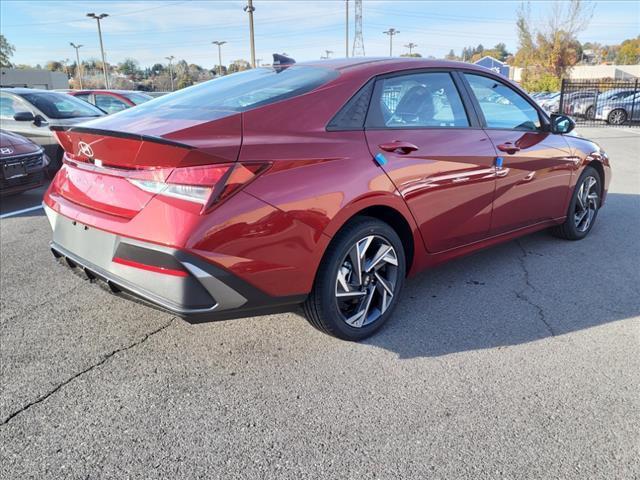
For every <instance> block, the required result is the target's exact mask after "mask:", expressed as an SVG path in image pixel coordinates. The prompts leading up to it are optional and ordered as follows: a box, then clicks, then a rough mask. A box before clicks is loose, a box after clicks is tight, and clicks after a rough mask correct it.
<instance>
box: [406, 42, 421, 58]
mask: <svg viewBox="0 0 640 480" xmlns="http://www.w3.org/2000/svg"><path fill="white" fill-rule="evenodd" d="M417 46H418V44H417V43H413V42H409V43H408V44H406V45H405V48H408V49H409V56H411V54H412V53H413V49H414V48H416V47H417Z"/></svg>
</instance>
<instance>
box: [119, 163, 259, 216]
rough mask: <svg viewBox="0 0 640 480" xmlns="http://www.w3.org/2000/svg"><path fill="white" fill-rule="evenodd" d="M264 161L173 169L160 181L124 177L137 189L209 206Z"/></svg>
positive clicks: (254, 172)
mask: <svg viewBox="0 0 640 480" xmlns="http://www.w3.org/2000/svg"><path fill="white" fill-rule="evenodd" d="M266 166H267V165H266V164H263V163H260V164H242V163H234V164H228V163H226V164H217V165H202V166H198V167H183V168H176V169H174V170H173V172H171V174H170V175H169V176H168V178H167V179H166V180H164V181H155V180H148V179H139V178H127V180H128V181H129V182H131V183H132V184H134V185H135V186H137V187H138V188H140V189H142V190H144V191H146V192H150V193H154V194H156V195H164V196H167V197H173V198H179V199H181V200H186V201H189V202H194V203H199V204H200V205H203V206H204V207H209V206H211V205H213V204H215V203H217V202H219V201H221V200H223V199H224V198H226V197H228V196H229V195H231V194H232V193H233V192H235V191H236V190H237V189H238V188H240V187H241V186H243V185H246V184H247V183H248V182H250V181H251V180H253V179H254V178H255V177H256V176H257V175H259V174H260V173H262V172H263V171H264V170H265V168H266Z"/></svg>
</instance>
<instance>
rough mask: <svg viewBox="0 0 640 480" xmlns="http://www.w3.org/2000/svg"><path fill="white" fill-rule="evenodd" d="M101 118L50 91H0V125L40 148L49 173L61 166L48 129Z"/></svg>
mask: <svg viewBox="0 0 640 480" xmlns="http://www.w3.org/2000/svg"><path fill="white" fill-rule="evenodd" d="M102 115H105V113H104V112H103V111H102V110H100V109H99V108H96V107H94V106H93V105H91V104H89V103H87V102H84V101H82V100H79V99H77V98H74V97H72V96H71V95H66V94H64V93H60V92H52V91H50V90H37V89H33V88H3V89H0V125H1V127H2V128H3V129H4V130H8V131H10V132H14V133H17V134H19V135H22V136H24V137H27V138H28V139H30V140H32V141H33V142H35V143H37V144H38V145H41V146H42V147H44V149H45V152H46V153H47V155H48V156H49V158H50V159H51V163H50V164H49V173H53V172H55V171H56V170H57V169H59V168H60V166H61V165H62V148H61V147H60V146H59V145H58V143H57V142H56V139H55V138H54V136H53V133H52V132H51V130H50V129H49V127H51V126H54V125H75V124H77V123H81V122H84V121H86V120H91V119H93V118H96V117H100V116H102Z"/></svg>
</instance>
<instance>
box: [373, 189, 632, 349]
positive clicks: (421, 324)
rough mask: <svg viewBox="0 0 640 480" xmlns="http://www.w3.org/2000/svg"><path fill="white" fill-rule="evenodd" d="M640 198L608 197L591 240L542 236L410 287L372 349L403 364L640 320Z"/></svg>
mask: <svg viewBox="0 0 640 480" xmlns="http://www.w3.org/2000/svg"><path fill="white" fill-rule="evenodd" d="M638 211H640V196H639V195H623V194H609V196H608V200H607V205H606V206H605V208H603V210H602V211H601V212H600V213H599V216H598V218H597V222H596V224H595V225H594V228H593V229H592V231H591V233H590V235H589V237H588V238H586V239H584V240H582V241H578V242H571V241H566V240H561V239H558V238H555V237H553V236H552V235H551V234H550V233H549V232H547V231H543V232H539V233H535V234H533V235H529V236H526V237H523V238H521V239H519V240H515V241H511V242H508V243H506V244H504V245H500V246H497V247H494V248H491V249H487V250H484V251H481V252H479V253H476V254H474V255H471V256H469V257H465V258H461V259H458V260H455V261H453V262H450V263H448V264H445V265H443V266H441V267H439V268H436V269H433V270H428V271H426V272H424V273H422V274H420V275H419V276H417V277H415V278H413V279H409V280H408V282H407V284H406V287H405V291H404V293H403V296H402V299H401V302H400V304H399V305H398V308H397V309H396V311H395V312H394V317H393V318H392V319H391V320H390V321H389V322H388V324H387V325H386V326H385V328H383V329H382V330H381V331H380V332H379V333H378V334H377V335H375V336H373V337H371V338H370V339H368V340H366V341H365V342H364V343H366V344H369V345H372V346H377V347H380V348H384V349H386V350H390V351H393V352H395V353H397V355H398V356H399V358H415V357H425V356H429V357H431V356H441V355H447V354H452V353H457V352H463V351H469V350H480V349H490V348H501V347H509V346H514V345H520V344H525V343H528V342H534V341H538V340H542V339H545V338H548V337H554V336H560V335H565V334H569V333H571V332H576V331H580V330H584V329H588V328H592V327H598V326H600V325H604V324H608V323H611V322H617V321H624V320H625V319H628V318H631V317H634V316H637V315H639V314H640V301H638V298H640V247H639V245H640V244H639V243H638V238H640V217H638V215H637V212H638Z"/></svg>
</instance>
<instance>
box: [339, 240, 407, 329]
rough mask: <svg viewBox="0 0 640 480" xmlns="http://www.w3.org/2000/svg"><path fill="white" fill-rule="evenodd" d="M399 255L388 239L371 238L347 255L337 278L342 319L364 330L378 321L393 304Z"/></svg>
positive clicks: (357, 244) (356, 244)
mask: <svg viewBox="0 0 640 480" xmlns="http://www.w3.org/2000/svg"><path fill="white" fill-rule="evenodd" d="M397 283H398V256H397V254H396V251H395V249H394V248H393V246H392V245H391V244H390V243H389V241H388V240H386V239H385V238H383V237H381V236H379V235H369V236H366V237H364V238H362V239H361V240H358V241H357V242H356V243H355V244H354V245H353V246H352V247H351V248H350V249H349V251H348V252H347V254H346V255H345V257H344V258H343V260H342V262H341V263H340V267H339V268H338V273H337V276H336V286H335V297H336V302H337V305H338V310H339V311H340V314H341V315H342V319H343V320H344V321H345V322H346V323H347V324H348V325H350V326H351V327H355V328H362V327H364V326H366V325H369V324H371V323H373V322H375V321H376V320H377V319H378V318H380V317H381V316H382V314H384V312H385V311H387V309H388V308H389V306H390V305H391V303H392V302H393V298H394V294H395V288H396V285H397Z"/></svg>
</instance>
